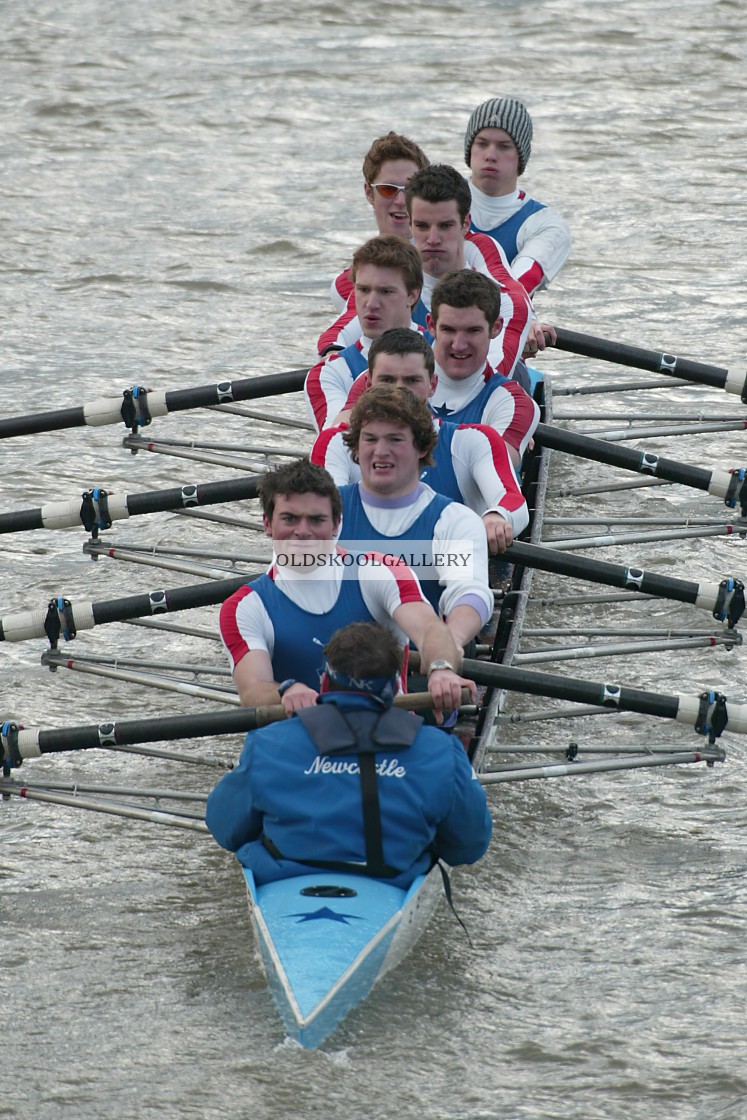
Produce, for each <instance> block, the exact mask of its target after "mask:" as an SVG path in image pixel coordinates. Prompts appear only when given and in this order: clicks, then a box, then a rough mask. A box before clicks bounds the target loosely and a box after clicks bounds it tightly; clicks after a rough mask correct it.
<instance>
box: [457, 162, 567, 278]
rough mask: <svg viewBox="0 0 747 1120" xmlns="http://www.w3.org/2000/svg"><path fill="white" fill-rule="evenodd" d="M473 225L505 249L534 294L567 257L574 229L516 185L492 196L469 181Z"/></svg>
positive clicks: (548, 207) (518, 275) (513, 270)
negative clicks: (503, 193) (512, 189)
mask: <svg viewBox="0 0 747 1120" xmlns="http://www.w3.org/2000/svg"><path fill="white" fill-rule="evenodd" d="M470 190H471V191H472V208H471V212H470V218H471V228H472V230H473V231H474V232H475V233H485V234H488V235H489V236H490V237H492V238H494V240H495V241H497V242H498V243H499V244H500V245H501V246H502V248H503V249H504V251H505V253H506V256H507V258H508V260H509V262H510V267H511V272H512V273H513V275H514V276H515V277H516V279H517V280H519V281H521V283H522V285H523V286H524V288H525V289H526V290H527V292H529V294H530V295H533V294H534V292H536V291H537V290H538V289H540V288H545V287H547V285H548V284H549V283H550V281H551V280H553V278H554V277H555V276H557V274H558V272H560V270H561V268H562V267H563V265H564V264H565V262H566V260H567V259H568V255H569V253H570V251H571V231H570V229H569V226H568V223H567V222H566V221H565V219H564V218H562V217H561V216H560V214H558V213H557V211H556V210H553V209H552V207H550V206H546V205H545V204H544V203H543V202H538V201H537V200H536V199H534V198H531V197H530V196H529V195H527V194H526V192H525V191H523V190H520V189H518V188H517V189H516V190H515V191H512V192H511V194H507V195H499V196H497V197H492V196H491V195H487V194H484V193H483V192H482V191H481V190H478V188H477V187H476V186H475V185H474V183H472V182H470Z"/></svg>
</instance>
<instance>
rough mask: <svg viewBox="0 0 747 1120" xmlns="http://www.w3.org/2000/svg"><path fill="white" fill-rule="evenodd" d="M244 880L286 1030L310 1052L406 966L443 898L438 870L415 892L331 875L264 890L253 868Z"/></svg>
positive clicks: (423, 878)
mask: <svg viewBox="0 0 747 1120" xmlns="http://www.w3.org/2000/svg"><path fill="white" fill-rule="evenodd" d="M244 875H245V877H246V883H247V889H248V892H249V905H250V910H251V915H252V921H253V923H254V928H255V933H256V935H257V943H258V945H259V948H260V951H261V954H262V961H263V964H264V969H265V973H266V975H267V979H268V982H269V985H270V989H271V991H272V994H273V997H274V999H275V1002H276V1004H277V1006H278V1009H279V1011H280V1014H281V1016H282V1019H283V1023H284V1025H285V1029H286V1032H287V1033H288V1035H289V1036H290V1037H291V1038H294V1039H296V1041H298V1042H300V1043H301V1045H302V1046H304V1047H306V1048H307V1049H314V1048H315V1047H317V1046H319V1045H320V1044H321V1043H322V1042H323V1041H324V1039H325V1038H327V1036H328V1035H329V1034H330V1033H331V1032H332V1031H333V1030H334V1028H335V1027H336V1026H337V1024H338V1023H339V1022H340V1021H341V1020H342V1019H343V1018H344V1017H345V1015H347V1013H348V1011H350V1010H351V1008H353V1007H355V1006H356V1004H358V1003H360V1001H361V1000H362V999H364V998H365V997H366V996H367V995H368V993H369V992H370V990H371V988H372V987H373V985H374V984H375V983H376V981H377V980H378V979H379V978H380V977H381V976H383V975H384V974H385V973H386V972H388V971H389V970H390V969H391V968H394V966H395V965H397V964H399V962H400V961H401V960H402V958H403V957H404V956H405V955H406V954H407V953H408V952H409V950H410V949H411V948H412V946H413V945H414V944H415V942H416V941H417V939H418V938H419V937H420V935H421V933H422V932H423V930H424V929H425V926H426V925H427V923H428V920H429V919H430V916H431V914H432V913H433V910H434V909H435V907H436V905H437V904H438V900H439V898H440V897H441V894H442V880H441V873H440V871H439V870H438V868H434V869H433V871H431V872H430V873H429V874H428V875H427V876H420V877H419V878H418V879H417V880H416V881H415V883H413V885H412V887H411V888H410V889H409V891H404V890H400V889H399V888H397V887H393V886H390V885H389V884H388V883H381V882H377V881H375V880H373V879H366V878H364V877H363V876H357V875H343V874H337V873H329V872H325V873H321V872H320V873H318V874H313V875H302V876H297V877H294V878H291V879H281V880H279V881H278V882H275V883H267V884H265V885H264V886H261V887H258V886H257V885H256V884H255V882H254V876H253V875H252V873H251V871H249V870H248V869H247V868H244ZM335 887H336V888H339V889H340V890H339V893H337V894H333V895H331V896H325V895H324V894H315V893H309V892H310V891H311V892H316V891H319V890H323V889H324V888H335ZM347 892H351V893H347Z"/></svg>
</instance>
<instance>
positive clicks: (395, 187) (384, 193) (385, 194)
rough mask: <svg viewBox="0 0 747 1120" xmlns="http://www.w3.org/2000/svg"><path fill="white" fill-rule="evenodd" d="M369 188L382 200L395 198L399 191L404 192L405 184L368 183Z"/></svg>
mask: <svg viewBox="0 0 747 1120" xmlns="http://www.w3.org/2000/svg"><path fill="white" fill-rule="evenodd" d="M368 185H369V186H370V187H373V189H374V190H375V191H376V192H377V193H378V194H380V195H381V197H382V198H395V197H396V196H397V195H398V194H399V192H400V191H404V189H405V187H406V185H407V184H406V183H369V184H368Z"/></svg>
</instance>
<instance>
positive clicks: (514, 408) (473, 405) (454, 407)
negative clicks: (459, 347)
mask: <svg viewBox="0 0 747 1120" xmlns="http://www.w3.org/2000/svg"><path fill="white" fill-rule="evenodd" d="M436 373H437V375H438V382H437V384H436V389H435V391H434V393H433V394H432V395H431V397H430V400H429V401H428V403H429V405H430V407H431V411H432V412H433V414H434V415H435V416H437V417H438V418H439V419H440V420H446V421H448V423H449V424H487V425H488V426H489V427H491V428H495V430H496V431H497V432H498V433H499V434H500V435H502V436H503V438H504V440H505V441H506V443H509V444H511V446H512V447H514V448H516V450H517V451H518V453H519V456H520V457H521V456H523V454H524V452H525V451H526V449H527V447H528V446H529V441H530V439H531V438H532V435H533V433H534V430H535V428H536V427H537V424H538V423H539V418H540V411H539V406H538V405H537V403H536V401H534V400H532V398H531V397H530V396H529V394H528V393H526V392H525V391H524V390H523V389H522V388H521V386H520V385H517V383H516V382H515V381H511V380H509V379H507V378H505V377H502V376H501V375H500V374H499V373H494V372H493V369H492V367H491V366H490V365H489V364H487V363H486V364H485V365H484V366H482V368H481V369H478V370H475V372H474V373H472V374H470V376H469V377H465V378H462V380H461V381H457V380H454V379H453V378H451V377H449V376H448V374H446V373H444V371H443V370H442V369H441V367H440V366H439V364H438V362H437V363H436Z"/></svg>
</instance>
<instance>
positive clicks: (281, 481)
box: [220, 459, 475, 718]
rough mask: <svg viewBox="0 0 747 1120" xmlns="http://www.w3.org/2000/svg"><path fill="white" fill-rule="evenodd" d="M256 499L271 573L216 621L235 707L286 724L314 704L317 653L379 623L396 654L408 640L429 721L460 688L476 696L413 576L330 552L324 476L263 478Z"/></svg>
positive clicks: (291, 469)
mask: <svg viewBox="0 0 747 1120" xmlns="http://www.w3.org/2000/svg"><path fill="white" fill-rule="evenodd" d="M259 498H260V503H261V506H262V516H263V522H264V527H265V532H266V533H267V535H268V536H269V537H271V538H272V540H273V545H274V556H273V563H272V564H271V566H270V568H269V571H268V572H267V573H266V574H265V575H262V576H260V577H259V578H258V579H255V580H252V581H251V582H250V583H248V584H247V585H246V586H245V587H242V588H240V589H239V590H238V591H237V592H235V593H234V594H233V595H231V596H230V597H229V598H228V599H226V601H225V602H224V604H223V607H222V609H221V612H220V631H221V637H222V638H223V642H224V644H225V647H226V650H227V652H228V656H229V660H230V662H231V669H232V671H233V679H234V681H235V683H236V687H237V689H238V693H239V698H240V700H241V703H242V704H243V705H245V706H247V707H252V706H255V705H262V704H277V703H281V702H282V704H283V706H284V708H285V709H286V711H287V712H288V713H289V714H290V713H291V712H293V711H296V710H298V709H299V708H304V707H310V706H312V705H313V704H315V703H316V699H317V696H318V693H319V680H320V675H321V668H322V649H323V647H324V644H325V642H327V641H328V640H329V638H330V637H331V636H332V634H333V633H334V632H335V630H338V629H340V627H341V626H344V625H345V624H346V623H349V622H353V621H357V622H369V621H375V622H379V623H382V624H383V625H385V626H387V627H388V628H389V629H390V630H391V631H392V632H393V633H394V634H395V636H396V638H397V640H398V642H399V644H400V645H401V646H405V645H406V644H407V642H408V640H409V641H410V642H412V643H413V644H414V645H415V646H416V647H417V648H418V649H419V650H420V654H421V659H422V662H423V664H424V665H425V666H426V667H427V670H428V687H429V691H430V692H431V694H432V695H433V697H434V700H435V705H436V709H437V713H440V711H441V710H442V709H446V710H452V709H455V708H457V707H458V705H459V702H460V700H461V690H462V688H463V687H468V688H469V689H470V691H471V693H472V695H473V696H474V695H475V688H474V685H472V684H470V682H468V681H465V680H463V679H462V678H461V677H460V676H459V675H458V673H457V672H456V668H457V667H458V665H459V664H460V654H459V652H458V650H457V647H456V645H455V642H454V639H453V638H452V636H451V633H450V632H449V630H448V629H447V627H446V626H445V625H444V624H443V622H441V621H440V619H438V618H437V616H436V615H435V613H434V611H433V609H432V608H431V606H430V605H429V604H428V603H427V601H426V600H425V597H424V595H423V592H422V589H421V587H420V584H419V583H418V580H417V578H416V577H415V575H414V574H413V572H412V571H411V570H410V569H409V568H408V567H407V566H406V565H405V564H393V565H392V564H387V565H383V564H382V563H381V558H380V557H379V558H378V560H376V558H374V559H372V560H367V559H366V558H365V557H364V558H363V560H366V562H365V563H364V562H363V561H362V560H360V559H359V561H358V562H356V563H355V564H350V563H349V562H348V561H349V560H350V559H351V558H350V557H349V556H348V554H347V553H345V552H344V550H341V549H339V548H337V547H336V545H335V538H336V536H337V533H338V531H339V526H340V515H341V510H342V504H341V499H340V494H339V491H338V489H337V487H336V486H335V484H334V482H333V481H332V479H331V477H330V476H329V474H328V473H327V472H326V471H325V470H322V469H321V468H320V467H317V466H315V465H314V464H312V463H309V461H308V460H306V459H301V460H293V461H292V462H290V463H287V464H285V465H283V466H281V467H278V468H277V469H275V470H274V471H271V472H270V473H268V474H266V475H265V476H264V477H263V478H262V480H261V482H260V485H259ZM437 718H439V716H438V715H437Z"/></svg>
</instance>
